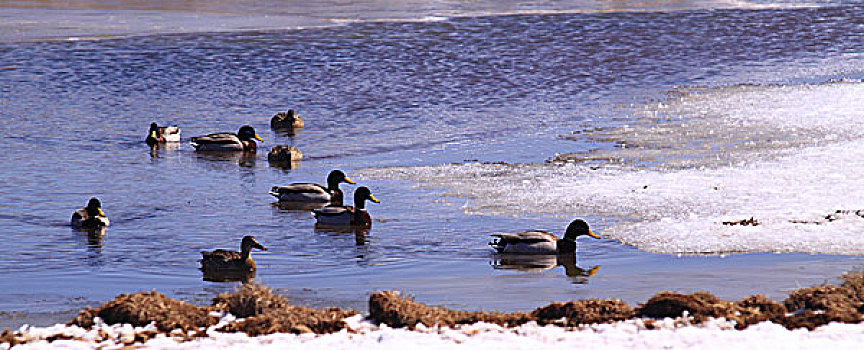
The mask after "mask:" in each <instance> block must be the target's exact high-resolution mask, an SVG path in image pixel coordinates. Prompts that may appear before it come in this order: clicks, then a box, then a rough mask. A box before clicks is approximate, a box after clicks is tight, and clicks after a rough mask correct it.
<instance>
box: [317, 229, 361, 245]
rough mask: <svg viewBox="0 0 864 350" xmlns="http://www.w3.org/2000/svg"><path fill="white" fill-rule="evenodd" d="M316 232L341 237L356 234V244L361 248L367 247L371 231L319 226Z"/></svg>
mask: <svg viewBox="0 0 864 350" xmlns="http://www.w3.org/2000/svg"><path fill="white" fill-rule="evenodd" d="M315 232H317V233H326V234H335V235H334V236H341V235H346V234H352V233H353V234H354V244H356V245H357V246H358V247H359V246H365V245H366V244H367V243H369V240H368V238H369V229H368V228H365V227H351V226H342V227H340V226H319V225H315Z"/></svg>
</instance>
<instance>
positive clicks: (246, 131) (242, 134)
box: [237, 125, 264, 142]
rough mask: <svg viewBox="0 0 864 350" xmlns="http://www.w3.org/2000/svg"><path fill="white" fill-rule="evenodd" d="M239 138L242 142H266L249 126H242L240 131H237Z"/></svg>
mask: <svg viewBox="0 0 864 350" xmlns="http://www.w3.org/2000/svg"><path fill="white" fill-rule="evenodd" d="M237 137H238V138H240V140H241V141H249V140H251V139H253V138H254V139H256V140H258V141H261V142H264V140H262V139H261V137H260V136H258V134H256V133H255V129H254V128H253V127H251V126H249V125H243V126H241V127H240V130H238V131H237Z"/></svg>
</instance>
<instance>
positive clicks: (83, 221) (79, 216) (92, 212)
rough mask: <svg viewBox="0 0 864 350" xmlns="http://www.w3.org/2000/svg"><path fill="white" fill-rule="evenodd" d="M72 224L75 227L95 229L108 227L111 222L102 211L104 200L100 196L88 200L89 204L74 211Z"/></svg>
mask: <svg viewBox="0 0 864 350" xmlns="http://www.w3.org/2000/svg"><path fill="white" fill-rule="evenodd" d="M71 224H72V226H73V227H75V228H79V229H85V230H94V229H100V228H103V227H108V226H109V225H111V222H110V221H109V220H108V216H107V215H105V212H104V211H102V202H100V201H99V199H98V198H96V197H93V198H90V200H89V201H88V202H87V206H86V207H84V208H81V209H78V210H76V211H75V212H74V213H72V220H71Z"/></svg>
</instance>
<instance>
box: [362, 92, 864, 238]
mask: <svg viewBox="0 0 864 350" xmlns="http://www.w3.org/2000/svg"><path fill="white" fill-rule="evenodd" d="M861 96H864V84H862V83H860V82H833V83H826V84H820V85H802V86H737V87H728V88H719V89H712V90H706V91H701V92H695V93H692V94H685V95H683V96H681V97H677V98H675V99H670V100H669V101H665V102H664V103H659V104H654V105H649V106H643V107H640V108H639V112H638V113H642V114H645V115H652V116H656V117H658V118H659V119H664V120H673V122H670V123H662V124H659V123H658V124H653V125H652V124H650V123H643V124H642V125H640V126H638V127H626V128H621V129H619V130H616V131H614V132H612V133H613V134H614V133H617V135H614V137H619V138H621V139H634V140H639V139H641V140H653V141H652V142H656V143H658V144H663V146H662V147H654V146H652V147H647V146H645V145H637V146H635V147H624V148H621V149H619V150H615V151H611V152H612V153H614V157H613V158H615V157H618V158H617V159H619V160H618V161H613V162H607V163H603V164H600V165H598V164H586V163H583V162H578V161H576V162H554V163H552V164H547V165H510V164H476V163H475V164H451V165H440V166H433V167H404V168H385V169H368V170H367V171H366V172H365V173H364V175H365V176H367V177H370V178H378V179H402V180H404V179H411V180H415V181H417V182H418V183H421V184H426V185H429V186H432V187H440V188H444V189H445V194H446V195H451V196H456V197H465V198H469V199H470V200H469V201H468V202H467V203H466V205H465V206H464V209H465V210H466V212H468V213H474V214H491V215H531V214H553V215H561V216H574V217H576V216H580V217H592V218H601V219H600V220H599V222H598V221H597V220H595V221H594V222H593V223H592V224H593V225H592V226H593V227H594V228H597V229H598V230H599V231H601V232H602V233H603V234H605V235H607V236H608V237H611V238H614V239H617V240H620V241H621V242H623V243H626V244H631V245H634V246H636V247H638V248H640V249H643V250H646V251H651V252H658V253H680V254H700V253H715V254H726V253H735V252H793V251H794V252H808V253H825V254H864V235H862V234H861V232H864V218H862V217H861V216H859V215H858V214H856V212H855V211H856V210H859V209H864V187H862V186H860V184H859V183H858V182H857V180H858V179H859V178H860V176H859V174H861V173H862V171H864V139H862V131H861V128H860V124H861V120H862V117H864V99H861V98H860V97H861ZM607 136H608V135H607ZM694 144H695V145H704V147H695V148H696V149H698V150H699V152H692V151H691V149H693V148H688V147H689V145H694ZM676 145H679V146H676ZM680 145H683V146H680ZM646 152H648V153H650V154H652V155H654V156H655V157H654V158H652V159H653V160H654V161H655V163H650V164H651V165H648V166H646V165H645V163H644V162H639V161H631V162H627V161H620V159H638V158H640V154H645V153H646ZM657 155H660V156H657ZM668 155H671V156H668ZM661 156H668V157H667V158H666V159H664V158H662V157H661ZM575 158H578V155H576V156H575V157H574V158H570V159H569V160H571V161H572V160H574V159H575ZM643 160H644V159H643ZM838 210H839V211H841V212H840V213H837V211H838ZM861 214H862V215H864V211H862V212H861ZM750 218H753V219H755V220H756V221H757V222H758V225H755V226H753V225H740V224H739V225H731V224H724V222H728V223H734V222H740V221H741V220H745V219H750ZM606 219H610V220H606Z"/></svg>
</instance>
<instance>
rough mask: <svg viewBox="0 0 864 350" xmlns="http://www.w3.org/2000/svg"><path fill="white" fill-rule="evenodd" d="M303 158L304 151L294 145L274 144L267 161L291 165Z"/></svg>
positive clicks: (268, 153)
mask: <svg viewBox="0 0 864 350" xmlns="http://www.w3.org/2000/svg"><path fill="white" fill-rule="evenodd" d="M301 159H303V152H300V149H299V148H297V147H294V146H283V145H279V146H274V147H273V148H271V149H270V152H267V161H268V162H270V163H275V164H287V165H291V164H292V163H293V162H296V161H298V160H301Z"/></svg>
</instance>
